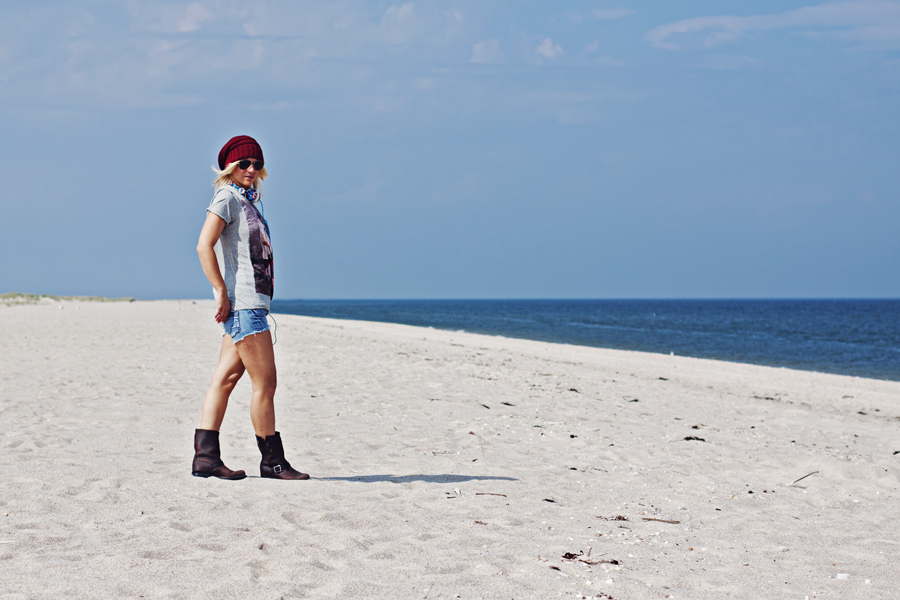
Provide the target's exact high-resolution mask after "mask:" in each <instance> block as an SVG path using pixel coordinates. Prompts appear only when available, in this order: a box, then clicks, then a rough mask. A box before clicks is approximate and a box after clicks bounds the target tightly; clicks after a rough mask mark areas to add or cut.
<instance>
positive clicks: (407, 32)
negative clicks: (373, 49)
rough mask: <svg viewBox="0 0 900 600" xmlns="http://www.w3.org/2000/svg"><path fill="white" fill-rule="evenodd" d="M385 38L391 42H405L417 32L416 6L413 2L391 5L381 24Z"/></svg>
mask: <svg viewBox="0 0 900 600" xmlns="http://www.w3.org/2000/svg"><path fill="white" fill-rule="evenodd" d="M379 29H380V30H381V33H382V35H383V36H384V39H385V40H386V41H387V42H388V43H391V44H403V43H405V42H407V41H409V40H410V39H411V38H412V37H414V36H415V34H416V30H417V27H416V23H415V7H414V6H413V3H412V2H407V3H406V4H403V5H401V6H396V5H395V6H391V7H389V8H388V9H387V10H386V11H385V13H384V16H383V17H382V18H381V23H380V24H379Z"/></svg>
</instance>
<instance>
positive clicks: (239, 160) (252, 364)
mask: <svg viewBox="0 0 900 600" xmlns="http://www.w3.org/2000/svg"><path fill="white" fill-rule="evenodd" d="M213 171H215V172H216V174H217V175H218V178H217V179H216V182H215V187H216V192H215V195H214V196H213V199H212V202H210V204H209V208H207V209H206V210H207V215H206V222H205V223H204V224H203V230H202V231H201V232H200V241H199V242H198V244H197V254H199V255H200V264H201V265H202V266H203V272H204V273H205V274H206V278H207V279H209V282H210V283H211V284H212V286H213V292H214V294H215V298H216V314H215V319H216V322H217V323H222V324H223V326H224V328H225V334H224V335H223V337H222V349H221V351H220V353H219V366H218V367H216V372H215V375H213V381H212V385H210V387H209V391H208V392H207V393H206V398H205V399H204V401H203V412H202V414H201V416H200V429H197V430H196V431H195V432H194V464H193V468H192V473H193V475H194V476H196V477H210V476H212V477H219V478H221V479H243V478H244V477H246V475H245V474H244V472H243V471H232V470H231V469H229V468H228V467H226V466H225V464H224V463H223V462H222V459H221V458H220V456H221V452H220V449H219V427H221V425H222V419H223V418H224V417H225V409H226V408H227V407H228V397H229V396H230V395H231V391H232V390H233V389H234V386H235V385H236V384H237V382H238V380H239V379H240V378H241V376H242V375H243V374H244V371H245V370H246V371H247V372H248V373H249V374H250V381H251V382H252V384H253V397H252V399H251V401H250V419H251V421H252V422H253V429H254V430H255V431H256V443H257V445H258V446H259V451H260V453H261V454H262V461H261V462H260V464H259V471H260V476H262V477H270V478H273V479H309V475H307V474H306V473H301V472H299V471H297V470H295V469H293V468H292V467H291V465H290V464H289V463H288V462H287V460H285V458H284V448H283V446H282V444H281V435H280V434H279V433H278V432H277V431H275V405H274V398H275V384H276V375H275V354H274V352H273V349H272V334H271V333H270V332H269V323H268V321H267V320H266V315H267V314H268V313H269V303H270V302H271V300H272V292H273V286H272V282H273V279H272V275H273V271H272V246H271V243H270V241H269V225H268V223H267V222H266V220H265V218H264V217H263V216H262V213H261V212H260V209H258V208H257V205H259V200H260V197H261V192H260V182H261V181H262V180H263V179H265V178H266V176H267V173H266V169H265V162H264V160H263V152H262V148H260V146H259V144H257V143H256V140H254V139H253V138H252V137H249V136H246V135H240V136H237V137H234V138H231V139H230V140H228V143H227V144H225V146H224V147H222V150H220V151H219V168H218V169H216V168H215V167H214V168H213Z"/></svg>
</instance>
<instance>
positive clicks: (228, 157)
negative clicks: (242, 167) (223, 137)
mask: <svg viewBox="0 0 900 600" xmlns="http://www.w3.org/2000/svg"><path fill="white" fill-rule="evenodd" d="M245 158H255V159H257V160H261V161H263V162H265V160H266V159H264V158H263V153H262V148H260V147H259V144H257V143H256V140H254V139H253V138H252V137H250V136H249V135H238V136H235V137H233V138H231V139H230V140H228V142H227V143H226V144H225V145H224V146H222V149H221V150H219V170H221V171H224V170H225V167H227V166H228V165H230V164H231V163H233V162H235V161H237V160H243V159H245Z"/></svg>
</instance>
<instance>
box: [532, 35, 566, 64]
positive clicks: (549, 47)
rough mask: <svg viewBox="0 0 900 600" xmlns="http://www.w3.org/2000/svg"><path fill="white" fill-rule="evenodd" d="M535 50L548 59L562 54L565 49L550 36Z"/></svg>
mask: <svg viewBox="0 0 900 600" xmlns="http://www.w3.org/2000/svg"><path fill="white" fill-rule="evenodd" d="M535 52H537V53H538V54H540V55H541V56H543V57H544V58H546V59H554V58H557V57H560V56H562V54H563V49H562V47H561V46H560V45H559V44H554V43H553V40H551V39H550V38H545V39H544V41H543V42H541V44H540V45H539V46H538V47H537V48H536V49H535Z"/></svg>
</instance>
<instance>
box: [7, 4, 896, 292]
mask: <svg viewBox="0 0 900 600" xmlns="http://www.w3.org/2000/svg"><path fill="white" fill-rule="evenodd" d="M0 6H2V9H3V14H4V18H3V20H2V21H0V141H2V143H0V164H2V165H3V172H4V173H5V174H6V181H5V184H4V185H2V186H0V205H2V208H3V214H4V218H2V219H0V253H2V260H0V292H13V291H16V292H29V293H43V294H64V295H104V296H112V297H121V296H132V297H137V298H142V299H156V298H211V297H212V293H211V289H210V286H209V283H208V282H207V281H206V279H205V277H204V276H203V272H202V270H201V269H200V265H199V262H198V260H197V255H196V243H197V236H198V234H199V231H200V228H201V226H202V224H203V221H204V219H205V214H206V213H205V208H206V206H207V205H208V203H209V201H210V199H211V197H212V191H213V190H212V187H211V183H212V180H213V178H214V174H213V172H212V170H211V169H210V167H211V165H213V164H214V163H215V161H216V155H217V153H218V150H219V148H221V146H222V145H223V144H224V143H225V142H226V141H227V140H228V139H229V138H230V137H232V136H234V135H251V136H253V137H255V138H256V139H257V140H258V141H259V142H260V144H261V145H262V148H263V150H264V153H265V160H266V168H267V171H268V172H269V174H270V177H269V179H268V180H267V181H266V183H265V184H264V186H263V189H264V194H265V196H264V206H265V215H266V217H267V219H268V220H269V223H270V227H271V232H272V242H273V246H274V251H275V252H274V254H275V297H276V298H281V299H289V298H342V299H349V298H781V297H784V298H822V297H824V298H850V297H866V298H875V297H882V298H884V297H889V298H898V297H900V235H898V231H900V202H898V190H900V168H898V164H900V1H881V0H873V1H843V2H841V1H839V2H830V3H811V2H809V1H806V2H804V1H793V0H778V1H777V2H776V1H770V0H757V1H754V2H721V1H702V0H684V1H681V0H672V1H666V2H662V1H660V0H656V1H653V2H650V1H644V2H638V1H627V0H618V1H612V0H611V1H605V0H571V1H565V2H559V1H553V2H549V1H546V2H542V1H530V0H520V1H518V2H510V1H507V0H495V1H492V2H484V1H483V0H462V1H456V0H443V1H427V0H413V1H411V2H398V3H391V2H379V1H369V2H365V1H349V0H329V1H300V0H295V1H275V0H262V1H252V0H241V1H230V0H209V1H206V0H201V1H198V2H171V1H167V0H157V1H153V2H150V1H125V0H122V1H117V2H112V1H102V0H66V1H65V2H62V1H59V2H57V1H53V0H47V1H42V2H9V1H7V0H0Z"/></svg>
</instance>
